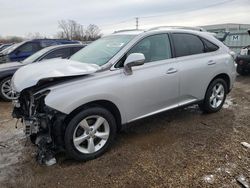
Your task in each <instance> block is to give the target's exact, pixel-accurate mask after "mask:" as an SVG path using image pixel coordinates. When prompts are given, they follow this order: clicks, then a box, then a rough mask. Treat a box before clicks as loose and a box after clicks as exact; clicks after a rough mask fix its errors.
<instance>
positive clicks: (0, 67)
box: [0, 62, 23, 71]
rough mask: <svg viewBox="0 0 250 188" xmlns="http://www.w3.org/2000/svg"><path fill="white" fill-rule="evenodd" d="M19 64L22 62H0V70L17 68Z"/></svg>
mask: <svg viewBox="0 0 250 188" xmlns="http://www.w3.org/2000/svg"><path fill="white" fill-rule="evenodd" d="M21 66H23V64H22V63H20V62H10V63H3V64H0V71H1V70H12V69H16V68H19V67H21Z"/></svg>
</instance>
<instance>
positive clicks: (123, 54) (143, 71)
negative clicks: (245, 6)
mask: <svg viewBox="0 0 250 188" xmlns="http://www.w3.org/2000/svg"><path fill="white" fill-rule="evenodd" d="M30 72H32V74H28V73H30ZM235 77H236V70H235V64H234V53H233V52H232V51H230V50H229V48H228V47H226V46H225V45H224V44H223V43H222V42H220V41H219V40H217V39H216V38H215V37H214V36H212V35H211V34H209V33H207V32H203V31H194V30H186V29H173V28H167V29H165V28H160V29H157V28H156V29H153V30H149V31H138V30H136V31H123V32H122V31H121V32H116V33H114V34H112V35H110V36H106V37H103V38H101V39H99V40H97V41H95V42H93V43H92V44H90V45H88V46H87V47H86V48H84V49H82V50H80V51H78V52H77V53H76V54H74V55H73V56H71V58H70V59H69V60H60V59H55V60H51V61H50V62H44V63H41V64H39V63H36V64H31V65H28V66H25V67H22V68H20V69H19V70H18V71H17V72H16V73H15V75H14V76H13V79H12V87H13V89H14V90H15V91H16V92H17V93H18V99H17V100H15V101H14V106H15V107H14V110H13V117H14V118H21V119H22V121H23V122H24V124H25V126H26V128H25V130H26V135H27V136H30V138H31V139H32V140H33V142H34V143H36V144H37V145H38V146H39V147H38V148H39V152H38V161H39V162H42V163H45V164H49V165H50V164H53V163H54V162H55V158H54V154H55V153H56V152H57V151H66V153H67V154H68V155H69V156H71V157H72V158H74V159H76V160H79V161H86V160H91V159H95V158H97V157H99V156H100V155H102V154H103V153H104V152H105V151H107V150H108V148H109V147H110V145H111V144H112V142H114V138H115V136H116V133H117V131H118V130H119V129H120V128H121V125H123V124H127V123H130V122H133V121H136V120H139V119H142V118H145V117H148V116H151V115H154V114H157V113H160V112H163V111H166V110H170V109H174V108H177V107H181V106H186V105H190V104H195V103H197V104H199V106H200V108H201V110H203V111H204V112H207V113H213V112H217V111H219V110H220V109H221V108H222V105H223V103H224V101H225V99H226V96H227V94H228V93H229V92H230V90H231V89H232V87H233V83H234V80H235Z"/></svg>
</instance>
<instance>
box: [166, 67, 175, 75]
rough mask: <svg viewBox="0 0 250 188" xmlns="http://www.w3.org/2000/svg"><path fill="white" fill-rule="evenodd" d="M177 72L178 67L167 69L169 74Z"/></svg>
mask: <svg viewBox="0 0 250 188" xmlns="http://www.w3.org/2000/svg"><path fill="white" fill-rule="evenodd" d="M176 72H177V69H175V68H169V69H168V71H167V74H173V73H176Z"/></svg>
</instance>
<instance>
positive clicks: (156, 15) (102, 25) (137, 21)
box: [99, 0, 235, 29]
mask: <svg viewBox="0 0 250 188" xmlns="http://www.w3.org/2000/svg"><path fill="white" fill-rule="evenodd" d="M233 1H235V0H224V1H222V2H218V3H214V4H210V5H207V6H205V7H201V8H195V9H190V10H186V11H185V10H184V11H182V12H177V13H172V14H171V13H166V12H165V13H162V14H155V15H150V16H140V17H136V18H135V21H136V24H135V26H136V29H139V19H148V18H154V17H163V16H168V15H171V16H173V15H178V14H180V13H184V12H185V13H187V12H192V11H197V10H203V9H207V8H211V7H216V6H219V5H223V4H227V3H230V2H233ZM132 20H134V18H130V19H126V20H123V21H120V22H114V23H106V24H101V25H99V26H100V27H107V26H112V27H113V26H116V25H120V24H123V23H127V22H130V21H132Z"/></svg>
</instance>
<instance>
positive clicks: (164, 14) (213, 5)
mask: <svg viewBox="0 0 250 188" xmlns="http://www.w3.org/2000/svg"><path fill="white" fill-rule="evenodd" d="M233 1H235V0H226V1H223V2H218V3H214V4H211V5H207V6H205V7H202V8H196V9H190V10H186V11H182V12H178V13H172V14H170V13H162V14H155V15H150V16H140V18H142V19H147V18H154V17H162V16H167V15H178V14H180V13H183V12H185V13H187V12H192V11H197V10H203V9H207V8H211V7H216V6H219V5H223V4H227V3H230V2H233Z"/></svg>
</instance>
